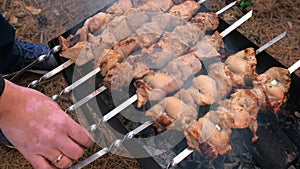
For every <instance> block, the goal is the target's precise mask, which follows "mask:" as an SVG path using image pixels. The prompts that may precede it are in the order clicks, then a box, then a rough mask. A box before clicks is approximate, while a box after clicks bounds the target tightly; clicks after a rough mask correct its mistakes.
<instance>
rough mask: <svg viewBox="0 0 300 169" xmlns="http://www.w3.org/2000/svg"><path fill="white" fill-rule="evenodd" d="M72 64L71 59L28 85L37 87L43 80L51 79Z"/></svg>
mask: <svg viewBox="0 0 300 169" xmlns="http://www.w3.org/2000/svg"><path fill="white" fill-rule="evenodd" d="M72 64H73V62H72V61H71V60H68V61H66V62H65V63H63V64H61V65H60V66H58V67H56V68H55V69H53V70H51V71H50V72H48V73H46V74H44V75H43V76H42V77H41V78H40V79H39V80H34V81H32V82H31V83H30V84H29V85H28V86H27V87H30V88H33V87H36V86H37V85H38V84H39V83H40V82H41V81H43V80H47V79H50V78H51V77H53V76H54V75H56V74H57V73H59V72H61V71H62V70H64V69H65V68H67V67H69V66H70V65H72Z"/></svg>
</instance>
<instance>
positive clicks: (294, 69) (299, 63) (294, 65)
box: [288, 59, 300, 74]
mask: <svg viewBox="0 0 300 169" xmlns="http://www.w3.org/2000/svg"><path fill="white" fill-rule="evenodd" d="M299 67H300V59H299V60H298V61H297V62H296V63H294V64H293V65H292V66H290V67H289V68H288V70H289V72H290V74H292V73H293V72H294V71H296V70H297V69H298V68H299Z"/></svg>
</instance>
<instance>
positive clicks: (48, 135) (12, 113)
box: [0, 81, 93, 169]
mask: <svg viewBox="0 0 300 169" xmlns="http://www.w3.org/2000/svg"><path fill="white" fill-rule="evenodd" d="M0 128H1V130H2V131H3V133H4V134H5V136H6V137H7V138H8V139H9V141H10V142H11V143H12V144H13V145H14V146H15V147H16V148H17V149H18V150H19V151H20V152H21V153H22V154H23V155H24V157H25V158H26V159H27V160H28V161H29V162H30V163H31V164H32V165H33V167H34V168H39V169H41V168H42V169H44V168H45V169H46V168H56V167H58V168H67V167H70V166H71V165H72V161H73V160H76V159H78V158H80V157H81V156H82V155H83V153H84V151H83V148H82V147H90V146H92V145H93V141H92V139H91V138H90V137H89V135H88V133H87V132H86V131H85V130H84V129H83V128H82V127H81V126H80V125H79V124H78V123H76V122H75V121H74V120H73V119H72V118H70V117H69V116H68V115H67V114H66V113H65V112H63V111H62V110H61V109H60V107H59V106H58V105H57V104H56V103H55V102H54V101H52V100H51V99H50V98H48V97H47V96H45V95H43V94H42V93H40V92H38V91H35V90H33V89H29V88H25V87H21V86H17V85H15V84H13V83H11V82H9V81H5V89H4V92H3V94H2V96H1V97H0Z"/></svg>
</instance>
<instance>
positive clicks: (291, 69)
mask: <svg viewBox="0 0 300 169" xmlns="http://www.w3.org/2000/svg"><path fill="white" fill-rule="evenodd" d="M299 67H300V60H298V61H297V62H296V63H294V64H293V65H292V66H290V67H289V68H288V69H287V71H288V72H289V74H292V73H293V72H294V71H295V70H296V69H298V68H299ZM282 69H283V68H282ZM268 71H269V73H271V72H270V71H272V70H271V69H269V70H268ZM272 73H274V72H272ZM277 76H278V74H277ZM279 76H283V74H282V75H279ZM262 79H263V78H262ZM271 80H272V79H271ZM279 83H280V82H279V81H278V80H277V79H274V80H272V81H271V82H270V84H272V85H273V86H276V85H278V84H279ZM254 89H255V87H254ZM250 90H252V89H240V90H238V92H236V94H234V95H236V96H233V100H236V98H237V97H240V94H244V93H248V91H250ZM270 92H271V93H272V92H274V91H270ZM286 92H287V91H286ZM254 93H255V92H254ZM228 100H229V99H228ZM257 100H259V99H257ZM222 104H223V105H222ZM225 104H228V103H224V102H223V103H221V105H222V106H224V105H225ZM254 106H255V105H254ZM274 106H275V107H273V108H274V109H275V110H276V109H277V108H276V107H278V106H280V105H274ZM220 111H222V110H220ZM257 111H258V110H257ZM213 113H214V112H213ZM206 116H209V114H207V115H206ZM196 123H198V122H196ZM215 128H216V129H217V130H218V131H220V130H222V127H220V126H219V124H216V125H215ZM194 129H195V128H193V129H192V130H194ZM208 139H209V138H207V140H208ZM193 152H194V149H192V148H189V147H188V148H186V149H184V150H183V151H182V152H181V153H179V154H178V155H177V156H176V157H175V158H173V160H172V162H171V163H169V164H168V166H167V168H171V167H174V166H176V165H177V164H179V163H180V162H181V161H182V160H183V159H185V158H186V157H187V156H189V155H190V154H191V153H193Z"/></svg>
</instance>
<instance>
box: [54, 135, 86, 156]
mask: <svg viewBox="0 0 300 169" xmlns="http://www.w3.org/2000/svg"><path fill="white" fill-rule="evenodd" d="M59 146H60V147H58V149H59V150H60V151H61V152H62V153H64V154H65V155H66V156H67V157H69V158H71V159H73V160H77V159H79V158H80V157H81V156H82V155H83V154H84V151H83V149H82V148H81V147H80V146H79V145H78V144H76V143H75V142H74V141H73V140H71V139H70V138H66V139H64V140H62V142H61V143H60V145H59Z"/></svg>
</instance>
